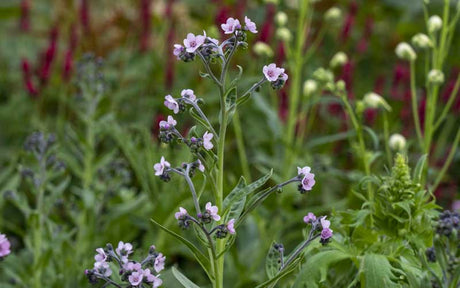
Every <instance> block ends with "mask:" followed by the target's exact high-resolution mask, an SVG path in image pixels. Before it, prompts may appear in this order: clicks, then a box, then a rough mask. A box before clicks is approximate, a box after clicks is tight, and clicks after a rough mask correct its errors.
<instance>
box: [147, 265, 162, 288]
mask: <svg viewBox="0 0 460 288" xmlns="http://www.w3.org/2000/svg"><path fill="white" fill-rule="evenodd" d="M143 276H144V278H145V279H146V281H147V282H148V283H150V284H153V288H156V287H160V286H161V284H163V281H161V279H160V278H158V277H156V276H155V275H153V274H152V272H151V271H150V269H148V268H147V269H145V270H144V275H143Z"/></svg>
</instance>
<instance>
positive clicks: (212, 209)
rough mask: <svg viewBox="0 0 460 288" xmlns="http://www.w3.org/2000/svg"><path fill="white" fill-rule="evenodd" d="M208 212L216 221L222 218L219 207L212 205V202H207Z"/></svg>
mask: <svg viewBox="0 0 460 288" xmlns="http://www.w3.org/2000/svg"><path fill="white" fill-rule="evenodd" d="M206 212H208V214H209V216H211V217H212V219H214V221H219V220H220V216H219V215H218V214H217V212H219V208H217V206H212V204H211V202H208V203H206Z"/></svg>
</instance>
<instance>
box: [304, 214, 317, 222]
mask: <svg viewBox="0 0 460 288" xmlns="http://www.w3.org/2000/svg"><path fill="white" fill-rule="evenodd" d="M315 220H316V216H315V214H313V213H311V212H308V214H307V216H305V217H303V222H305V223H307V224H309V223H312V222H313V221H315Z"/></svg>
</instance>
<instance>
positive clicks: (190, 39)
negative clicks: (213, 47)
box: [184, 33, 206, 53]
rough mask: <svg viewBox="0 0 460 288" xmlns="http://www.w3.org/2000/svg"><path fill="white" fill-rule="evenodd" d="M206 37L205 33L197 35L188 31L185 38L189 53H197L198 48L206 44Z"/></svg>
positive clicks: (186, 48)
mask: <svg viewBox="0 0 460 288" xmlns="http://www.w3.org/2000/svg"><path fill="white" fill-rule="evenodd" d="M205 39H206V38H205V37H204V36H203V35H197V36H195V35H194V34H193V33H188V34H187V38H185V39H184V46H185V50H186V51H187V52H188V53H195V51H196V49H198V48H200V46H201V45H203V44H204V40H205Z"/></svg>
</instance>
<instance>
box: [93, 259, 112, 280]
mask: <svg viewBox="0 0 460 288" xmlns="http://www.w3.org/2000/svg"><path fill="white" fill-rule="evenodd" d="M94 270H95V271H96V272H97V273H99V274H101V275H104V276H105V277H110V275H112V269H110V267H109V263H107V262H96V263H94Z"/></svg>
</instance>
